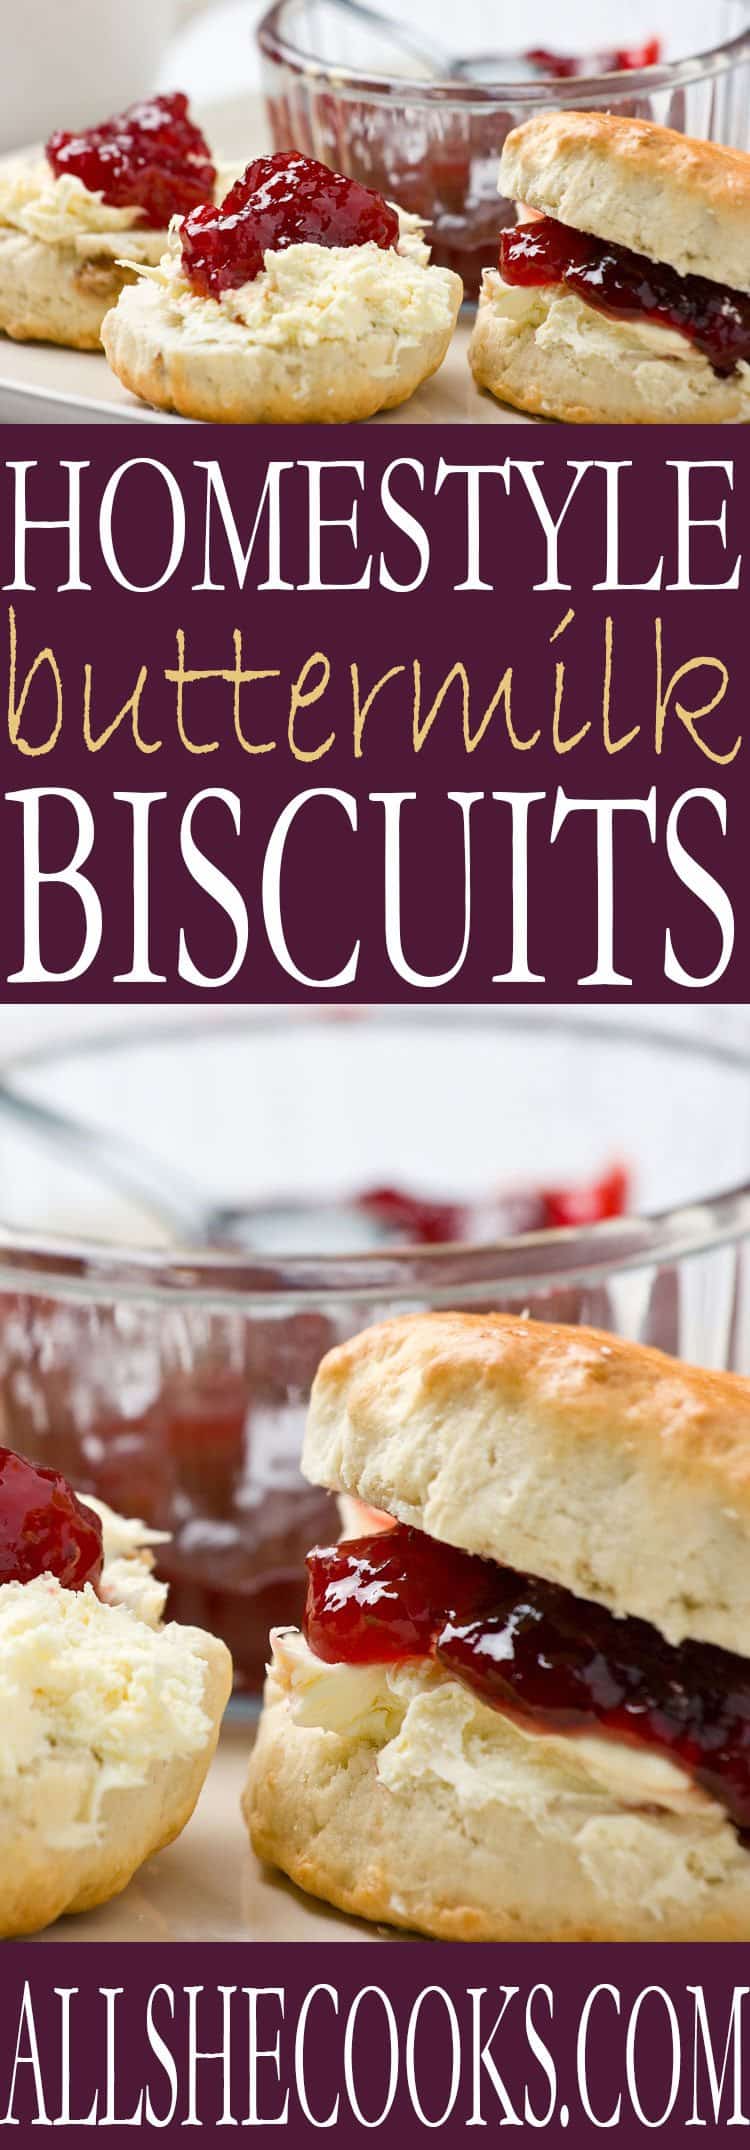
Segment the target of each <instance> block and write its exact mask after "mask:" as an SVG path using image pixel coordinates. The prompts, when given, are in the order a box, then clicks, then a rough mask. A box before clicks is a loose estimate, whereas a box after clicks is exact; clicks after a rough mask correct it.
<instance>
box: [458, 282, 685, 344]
mask: <svg viewBox="0 0 750 2150" xmlns="http://www.w3.org/2000/svg"><path fill="white" fill-rule="evenodd" d="M483 288H484V290H485V292H486V293H487V294H488V295H489V298H490V300H491V303H492V306H493V308H494V310H495V311H496V312H497V313H499V314H502V316H503V318H504V319H506V320H508V321H513V322H517V323H518V325H519V327H523V328H535V329H536V330H537V334H538V340H539V342H540V343H542V344H543V343H544V342H545V341H547V340H550V341H551V340H553V339H554V342H555V343H556V344H560V343H565V344H567V345H568V347H569V349H570V350H571V351H576V352H579V353H580V354H581V355H582V356H583V355H585V354H586V353H587V352H589V353H591V354H592V355H596V356H597V357H605V358H609V357H615V356H617V357H619V358H622V357H623V356H624V355H625V354H626V353H628V352H630V353H632V354H633V355H634V356H638V357H640V356H642V355H643V354H644V353H648V352H652V353H653V355H654V357H655V358H676V359H681V360H683V361H685V362H686V363H687V364H691V363H692V364H693V365H694V364H695V363H696V359H699V358H700V353H698V352H696V349H695V346H694V344H691V343H690V342H689V340H688V338H687V336H683V335H681V333H680V331H679V329H672V328H668V327H667V326H666V325H665V324H663V323H661V322H659V321H649V320H647V319H646V317H645V316H644V317H643V318H642V319H641V318H640V317H637V316H635V315H624V314H623V315H622V316H620V317H619V318H618V319H617V320H614V319H613V318H612V317H611V316H610V315H608V314H604V313H600V312H599V310H598V308H597V307H595V306H587V305H586V303H585V300H584V299H580V298H578V296H577V294H576V293H575V292H572V291H566V290H565V289H564V287H563V286H562V285H560V284H541V285H525V284H506V283H505V282H504V281H503V278H502V277H501V276H500V275H499V274H498V272H497V271H496V270H488V271H487V272H486V274H485V279H484V287H483ZM703 364H704V365H707V364H708V361H707V359H704V360H703Z"/></svg>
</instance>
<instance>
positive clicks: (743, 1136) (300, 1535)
mask: <svg viewBox="0 0 750 2150" xmlns="http://www.w3.org/2000/svg"><path fill="white" fill-rule="evenodd" d="M131 1012H132V1022H131V1023H129V1027H128V1029H127V1031H126V1032H125V1033H124V1034H122V1033H121V1034H120V1035H108V1036H106V1035H105V1036H103V1037H100V1038H96V1037H91V1038H89V1039H87V1040H85V1041H83V1042H81V1043H80V1044H77V1045H75V1046H71V1047H66V1048H65V1049H64V1050H59V1049H58V1050H56V1051H50V1052H46V1053H38V1054H37V1055H36V1056H34V1057H27V1058H25V1059H24V1060H22V1061H17V1062H15V1063H14V1064H13V1065H12V1067H11V1069H10V1075H9V1081H10V1084H11V1090H10V1093H9V1091H8V1088H7V1086H6V1088H5V1090H3V1088H2V1086H0V1188H2V1203H1V1206H2V1214H3V1218H4V1222H3V1225H2V1227H0V1393H1V1395H2V1407H3V1439H4V1441H5V1442H6V1443H8V1444H9V1445H11V1446H14V1447H16V1448H19V1449H21V1450H23V1451H25V1452H26V1453H28V1454H31V1455H33V1456H35V1457H36V1458H37V1459H38V1460H39V1461H41V1462H43V1463H46V1464H54V1465H56V1466H58V1467H59V1468H61V1469H62V1470H64V1471H65V1472H66V1473H67V1474H68V1476H69V1477H71V1478H72V1479H73V1481H74V1482H75V1483H76V1484H77V1485H78V1486H79V1487H80V1488H81V1490H82V1491H84V1492H85V1491H90V1492H97V1493H99V1494H100V1495H101V1496H102V1497H103V1498H104V1499H106V1500H109V1501H111V1502H112V1504H113V1505H114V1506H115V1507H118V1508H120V1509H124V1510H125V1511H128V1512H130V1513H131V1514H140V1515H141V1516H143V1517H145V1519H146V1520H147V1521H148V1522H150V1523H152V1524H154V1525H157V1526H159V1527H162V1528H166V1529H168V1530H169V1531H170V1532H171V1533H172V1536H171V1540H170V1543H169V1544H168V1545H167V1546H166V1547H165V1548H164V1551H163V1555H162V1557H161V1567H162V1571H163V1573H164V1574H165V1576H166V1577H167V1578H168V1580H169V1581H170V1584H171V1586H172V1598H171V1605H172V1611H173V1613H174V1615H175V1617H177V1618H180V1619H187V1620H196V1621H199V1622H202V1623H204V1624H207V1625H208V1626H210V1627H213V1628H215V1629H216V1631H217V1632H219V1633H221V1634H223V1635H224V1636H225V1637H226V1639H227V1641H228V1642H229V1645H230V1647H231V1649H232V1651H233V1653H234V1657H235V1663H236V1666H237V1675H238V1682H239V1683H240V1685H243V1686H244V1687H245V1688H246V1689H248V1690H250V1691H251V1692H252V1691H254V1690H257V1687H258V1685H259V1683H260V1680H261V1677H262V1670H263V1664H264V1659H265V1654H266V1645H267V1634H268V1628H269V1625H271V1624H272V1623H276V1622H284V1621H289V1620H295V1619H297V1618H298V1617H299V1613H300V1609H301V1600H302V1592H303V1579H304V1555H305V1552H306V1551H307V1549H308V1548H309V1546H310V1545H311V1544H312V1543H313V1542H314V1541H315V1540H316V1539H318V1540H320V1539H321V1538H323V1539H325V1538H327V1537H329V1536H330V1535H332V1534H335V1532H336V1529H337V1522H336V1515H335V1511H334V1504H333V1502H332V1501H331V1500H330V1498H329V1497H328V1496H327V1495H325V1494H323V1493H321V1492H319V1491H317V1490H316V1489H314V1488H312V1487H309V1486H306V1485H305V1484H304V1483H303V1481H302V1478H301V1476H300V1472H299V1460H298V1459H299V1451H300V1444H301V1438H302V1429H303V1423H304V1415H305V1407H306V1403H307V1398H308V1394H309V1389H310V1384H311V1381H312V1378H313V1375H314V1373H315V1369H316V1366H317V1364H318V1361H319V1359H320V1357H321V1355H322V1353H323V1352H324V1351H325V1350H327V1349H328V1347H329V1346H330V1345H332V1344H333V1343H335V1342H336V1341H337V1340H340V1339H343V1338H345V1337H347V1336H350V1335H352V1334H353V1333H355V1332H356V1331H357V1330H358V1329H360V1328H362V1327H364V1326H365V1325H366V1324H367V1323H369V1322H372V1321H376V1320H379V1319H381V1318H383V1317H384V1316H386V1315H390V1314H393V1313H397V1312H400V1311H406V1310H409V1309H416V1308H425V1307H440V1306H444V1307H450V1306H453V1307H464V1308H468V1309H472V1308H473V1309H486V1308H487V1307H501V1308H507V1309H512V1310H515V1311H521V1310H524V1309H525V1310H528V1312H529V1313H530V1314H531V1315H532V1316H539V1317H542V1318H544V1317H547V1318H555V1319H560V1320H564V1321H570V1322H581V1321H588V1322H593V1323H595V1324H598V1325H600V1326H603V1327H605V1328H608V1329H611V1330H614V1331H617V1332H618V1333H620V1334H622V1335H626V1336H630V1337H633V1338H640V1339H643V1340H647V1341H649V1342H652V1343H658V1344H660V1345H662V1346H663V1347H664V1348H666V1349H667V1350H670V1351H674V1352H677V1353H679V1354H681V1355H682V1356H683V1357H686V1358H688V1359H693V1360H696V1361H698V1362H701V1363H705V1364H707V1365H711V1366H726V1367H735V1368H739V1369H740V1370H742V1371H743V1372H750V1256H749V1254H748V1235H749V1234H750V1187H749V1186H748V1179H749V1178H750V1080H749V1072H748V1062H747V1057H746V1055H745V1053H744V1052H743V1051H742V1050H741V1049H740V1048H734V1047H732V1046H731V1045H729V1044H727V1045H726V1046H711V1045H707V1044H705V1043H704V1042H701V1040H700V1039H697V1038H695V1037H694V1036H693V1034H692V1030H691V1025H690V1011H683V1010H677V1011H676V1012H675V1020H674V1021H673V1022H672V1024H671V1025H670V1028H669V1029H666V1028H662V1027H660V1026H659V1025H658V1024H653V1023H652V1022H651V1021H650V1020H649V1019H644V1021H643V1022H638V1021H637V1020H636V1019H635V1018H634V1017H633V1016H632V1015H630V1014H629V1015H628V1018H627V1020H622V1019H621V1017H620V1014H619V1011H613V1012H612V1014H611V1015H605V1014H603V1013H602V1014H600V1015H597V1016H596V1017H593V1018H587V1017H585V1016H583V1015H581V1016H580V1017H578V1016H576V1015H574V1014H571V1012H570V1011H567V1010H563V1011H555V1010H542V1009H540V1010H538V1011H533V1012H532V1011H529V1012H528V1013H527V1012H519V1011H516V1010H502V1011H495V1010H491V1009H487V1010H485V1009H458V1010H452V1009H449V1010H437V1009H436V1010H431V1011H428V1012H426V1013H425V1012H424V1011H422V1010H421V1009H416V1010H409V1009H405V1010H389V1009H381V1010H369V1011H362V1012H360V1011H355V1010H343V1011H341V1010H339V1011H336V1012H335V1013H330V1012H328V1011H326V1012H318V1011H316V1010H312V1011H310V1010H305V1009H302V1010H295V1009H290V1010H287V1011H284V1010H282V1011H275V1012H266V1011H258V1012H257V1013H256V1014H255V1015H253V1016H246V1015H243V1016H242V1017H236V1016H232V1017H230V1016H228V1015H224V1016H220V1015H217V1016H216V1017H215V1018H214V1019H212V1017H211V1016H210V1015H209V1014H208V1013H207V1012H205V1011H201V1014H200V1016H199V1017H195V1016H194V1015H192V1014H190V1016H189V1018H188V1019H187V1020H181V1021H178V1020H177V1019H176V1018H170V1019H169V1020H161V1021H157V1020H154V1018H153V1016H151V1015H150V1014H147V1013H146V1012H145V1011H141V1010H135V1011H131ZM683 1015H684V1016H685V1020H682V1017H683ZM613 1165H618V1166H619V1165H621V1166H623V1167H624V1168H625V1170H626V1171H627V1172H628V1174H629V1176H630V1183H631V1188H632V1193H631V1199H630V1210H631V1214H630V1215H627V1216H615V1217H611V1218H610V1219H608V1220H607V1221H603V1222H599V1223H594V1224H591V1223H586V1222H582V1223H580V1224H579V1225H578V1226H575V1227H570V1228H567V1229H550V1228H544V1229H534V1230H528V1229H526V1230H521V1231H520V1232H519V1231H518V1229H517V1226H518V1224H519V1222H520V1223H523V1221H524V1216H526V1217H528V1214H529V1212H528V1210H524V1202H525V1201H527V1199H528V1190H529V1189H539V1188H540V1187H546V1188H550V1187H553V1188H554V1187H557V1188H559V1186H560V1184H561V1182H564V1183H572V1184H573V1185H574V1186H578V1187H579V1188H584V1189H585V1188H586V1187H587V1186H588V1184H589V1183H590V1182H592V1181H594V1180H596V1179H597V1177H598V1176H599V1175H600V1174H601V1173H602V1171H606V1170H608V1169H609V1168H611V1167H612V1166H613ZM384 1185H385V1186H394V1185H395V1186H396V1187H397V1188H402V1189H403V1188H406V1189H408V1190H411V1191H414V1192H416V1193H418V1194H420V1195H425V1194H426V1195H430V1196H433V1197H435V1196H437V1197H439V1198H440V1200H441V1201H442V1202H445V1203H448V1204H450V1203H455V1202H457V1201H460V1202H466V1201H468V1202H470V1203H472V1204H473V1205H474V1209H473V1215H474V1218H475V1220H476V1222H475V1226H474V1237H473V1238H472V1239H471V1240H470V1241H468V1242H464V1243H458V1244H445V1243H443V1244H431V1245H423V1244H414V1245H404V1244H393V1243H392V1242H391V1241H390V1239H389V1238H388V1236H387V1234H386V1235H384V1236H381V1237H379V1236H378V1233H377V1231H374V1230H373V1227H372V1220H371V1218H370V1217H369V1216H364V1215H363V1213H362V1212H361V1211H360V1210H358V1208H357V1206H356V1203H353V1201H352V1197H353V1196H356V1195H357V1194H360V1193H361V1192H362V1191H363V1190H367V1189H371V1188H373V1187H375V1186H377V1187H383V1186H384ZM497 1189H500V1190H502V1197H503V1202H504V1203H507V1202H510V1207H509V1208H508V1209H507V1222H508V1229H507V1230H506V1232H505V1235H504V1236H502V1235H501V1236H497V1235H496V1236H492V1228H493V1224H494V1225H495V1226H496V1224H497V1214H498V1213H497V1210H496V1208H493V1206H492V1204H491V1203H490V1205H489V1207H488V1206H487V1198H488V1197H490V1196H492V1195H493V1192H494V1190H497ZM519 1205H520V1206H519ZM217 1208H218V1210H219V1212H220V1214H221V1217H222V1218H223V1229H224V1230H225V1233H226V1243H224V1244H222V1245H216V1244H206V1243H205V1235H206V1230H208V1233H209V1237H211V1236H213V1233H214V1231H215V1226H212V1225H211V1223H210V1218H211V1213H212V1212H214V1213H215V1212H216V1210H217ZM585 1211H586V1203H585V1201H584V1203H583V1207H582V1211H581V1214H582V1215H585ZM500 1215H502V1205H501V1211H500ZM207 1220H208V1222H207ZM191 1238H192V1240H193V1244H192V1245H191V1244H190V1243H189V1242H190V1240H191Z"/></svg>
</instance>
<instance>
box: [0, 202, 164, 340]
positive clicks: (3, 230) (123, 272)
mask: <svg viewBox="0 0 750 2150" xmlns="http://www.w3.org/2000/svg"><path fill="white" fill-rule="evenodd" d="M152 236H155V237H156V238H157V239H158V241H159V244H160V246H161V247H163V245H164V234H163V233H157V234H154V235H152ZM122 243H123V242H122V235H119V236H118V238H117V241H116V253H117V254H119V253H120V252H121V251H122ZM128 243H129V246H130V247H131V250H132V244H133V242H132V238H130V237H129V242H128ZM133 275H134V271H133V270H132V269H126V268H123V267H122V265H121V263H119V262H118V261H117V259H116V254H115V253H114V252H112V251H111V250H108V249H107V248H106V247H105V246H104V245H103V244H102V242H101V240H100V239H99V240H98V241H97V244H96V246H95V247H93V248H92V250H91V251H88V250H83V251H82V250H81V249H80V248H77V247H75V246H47V245H46V244H45V243H44V241H43V240H42V239H33V238H30V237H29V236H28V234H27V233H26V232H23V231H15V230H13V228H12V227H11V226H10V225H0V330H2V332H3V334H4V335H5V336H11V337H13V338H14V340H15V341H16V342H18V343H56V344H64V345H67V346H68V347H69V348H70V349H72V350H76V351H99V350H100V349H101V330H102V321H103V320H104V316H105V314H106V313H107V312H108V311H109V308H110V307H111V306H114V305H115V303H116V301H117V299H118V298H119V295H120V292H121V291H122V290H123V289H124V287H125V285H126V284H129V283H132V281H133Z"/></svg>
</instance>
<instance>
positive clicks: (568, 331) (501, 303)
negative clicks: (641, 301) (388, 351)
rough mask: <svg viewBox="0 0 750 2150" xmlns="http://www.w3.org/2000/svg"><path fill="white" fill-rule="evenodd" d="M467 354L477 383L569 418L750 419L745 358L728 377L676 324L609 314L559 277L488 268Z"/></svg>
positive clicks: (630, 421) (649, 421)
mask: <svg viewBox="0 0 750 2150" xmlns="http://www.w3.org/2000/svg"><path fill="white" fill-rule="evenodd" d="M469 358H470V364H471V369H472V372H473V374H474V379H475V381H476V382H477V385H478V387H480V388H488V389H489V390H490V391H491V393H492V395H494V396H497V397H498V398H499V400H500V401H501V402H503V403H509V404H512V405H513V406H514V408H515V409H516V410H521V411H526V412H528V413H529V415H531V416H534V417H541V418H560V419H564V420H565V421H567V423H568V424H572V425H590V424H594V425H597V424H598V425H723V424H726V423H727V422H728V421H731V422H734V423H735V424H736V423H741V422H744V423H747V422H748V420H750V366H747V365H745V364H744V363H743V364H740V365H738V366H737V367H736V368H735V371H734V372H733V373H731V374H728V375H726V376H723V375H719V374H717V373H715V372H714V370H713V367H712V366H710V365H709V363H708V360H707V359H706V358H704V357H703V356H702V355H701V353H700V352H699V351H697V350H696V349H695V346H694V345H693V344H691V343H690V342H689V341H688V338H687V337H686V336H683V335H681V334H680V332H679V330H676V329H671V328H666V327H664V326H662V325H661V324H659V323H655V322H651V321H647V320H645V319H644V320H643V321H640V320H638V319H636V318H635V317H633V318H629V319H618V320H614V319H610V318H609V317H608V316H607V315H605V314H603V313H601V312H600V311H599V310H598V309H595V308H594V307H592V306H587V305H586V304H585V302H584V301H583V300H582V299H580V298H578V297H577V296H576V295H575V294H574V293H572V292H569V291H566V290H565V288H564V287H562V286H560V285H556V284H550V285H542V286H533V287H528V286H522V285H510V284H506V283H504V282H503V279H502V277H501V276H500V275H499V273H498V272H497V271H496V270H487V271H486V272H485V277H484V282H483V286H482V293H481V297H480V301H479V307H478V310H477V317H476V321H475V324H474V330H473V333H472V339H471V345H470V350H469Z"/></svg>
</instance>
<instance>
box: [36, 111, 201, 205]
mask: <svg viewBox="0 0 750 2150" xmlns="http://www.w3.org/2000/svg"><path fill="white" fill-rule="evenodd" d="M47 162H48V164H50V165H51V167H52V170H53V172H54V174H55V177H56V178H57V179H60V178H62V177H63V175H64V174H65V173H66V172H68V173H72V174H73V175H74V176H75V178H77V179H81V180H82V181H83V184H84V186H85V187H88V188H89V191H90V193H92V194H101V195H102V196H103V198H104V200H105V202H109V203H110V204H111V206H112V208H113V209H126V208H138V209H140V210H141V211H142V216H143V222H144V224H148V225H151V226H152V227H153V229H154V230H155V231H166V228H167V225H168V223H169V221H170V218H171V217H173V216H186V215H187V212H188V210H189V209H193V208H195V206H196V204H197V203H198V202H205V200H206V197H207V195H212V194H213V191H214V186H215V184H216V167H215V165H214V164H213V163H212V160H211V151H210V149H209V147H208V143H207V141H206V139H205V136H204V135H203V134H202V133H201V130H200V127H196V126H195V124H194V122H193V120H191V119H189V118H188V100H187V98H186V97H184V96H183V95H182V93H181V92H180V91H177V92H175V94H174V95H173V96H171V97H149V98H146V99H144V101H143V103H141V104H135V105H130V107H129V109H128V111H127V112H118V113H117V114H116V116H115V118H114V119H108V120H104V121H103V122H102V124H101V126H99V127H87V128H86V129H85V130H84V131H83V132H82V133H81V134H63V133H57V134H53V135H51V136H50V139H49V141H48V143H47Z"/></svg>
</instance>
